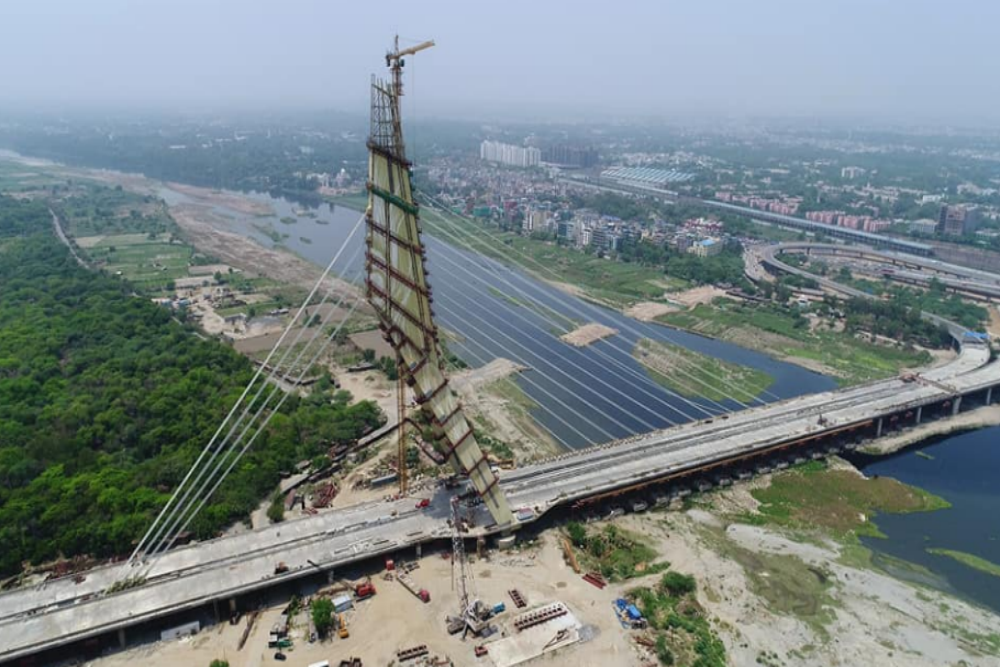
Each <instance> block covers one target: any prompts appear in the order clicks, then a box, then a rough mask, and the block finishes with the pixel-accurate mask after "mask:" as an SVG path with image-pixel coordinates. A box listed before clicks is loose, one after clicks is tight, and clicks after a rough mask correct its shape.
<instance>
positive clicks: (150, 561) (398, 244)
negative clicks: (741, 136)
mask: <svg viewBox="0 0 1000 667" xmlns="http://www.w3.org/2000/svg"><path fill="white" fill-rule="evenodd" d="M399 55H400V54H399V53H398V52H397V53H395V54H390V58H389V59H390V65H393V66H394V63H395V64H396V65H398V66H399V67H401V66H402V65H401V59H400V58H399ZM393 57H395V60H394V61H393V60H392V58H393ZM393 74H394V80H395V81H394V83H393V85H392V86H389V85H387V84H382V83H376V84H375V86H374V90H373V105H372V110H373V120H372V123H373V124H372V138H371V140H370V141H369V148H370V151H371V159H370V182H369V193H370V195H369V208H368V211H367V212H366V215H365V220H366V229H367V238H366V243H365V252H366V267H365V289H366V298H367V301H368V303H369V304H370V305H371V306H372V308H373V310H374V311H375V313H376V314H377V315H378V317H379V321H380V323H381V329H382V332H383V335H384V336H385V337H386V339H387V340H388V341H389V342H390V343H391V344H392V345H393V347H394V349H396V351H397V354H398V355H399V365H400V371H401V377H403V381H404V382H406V383H407V384H409V385H410V386H412V387H413V389H414V392H415V394H416V396H417V402H418V403H419V405H420V411H421V412H422V413H423V414H424V416H425V418H426V419H427V421H428V423H430V424H431V425H432V427H433V428H432V432H433V433H434V440H435V443H434V445H435V447H437V448H438V453H439V454H440V455H441V457H442V459H443V460H445V461H448V462H449V463H450V464H451V465H452V466H453V467H454V468H455V469H456V470H458V471H461V472H463V473H465V474H466V476H467V477H468V480H469V481H468V485H469V490H470V491H474V492H475V493H476V495H478V496H479V497H480V498H482V499H483V503H482V504H479V505H476V506H474V507H472V508H471V509H470V511H471V512H472V513H473V517H474V519H475V521H474V523H475V526H476V527H475V528H474V529H473V530H472V531H471V532H470V533H469V537H480V536H482V537H486V536H495V537H497V538H498V539H501V540H504V541H509V540H510V539H511V534H512V533H514V532H515V531H516V530H518V529H519V528H521V527H523V526H526V525H530V524H533V523H535V522H538V521H544V520H545V517H546V516H547V515H550V514H551V513H552V512H553V511H556V510H558V509H559V508H566V507H580V506H583V505H587V504H591V503H600V502H602V501H608V500H609V499H612V498H629V497H639V496H642V497H644V498H652V499H653V500H654V501H656V502H660V501H662V502H669V500H670V499H671V498H677V497H682V496H684V495H686V494H688V493H692V492H696V491H699V490H705V489H707V488H710V487H711V486H713V485H726V484H729V483H732V481H733V480H736V479H744V478H747V477H749V476H751V475H754V474H757V473H760V472H767V471H770V470H772V469H774V468H782V467H787V466H788V465H790V464H793V463H796V462H798V461H803V460H806V459H809V458H819V457H823V456H827V455H829V454H833V453H837V452H841V451H844V450H851V449H854V448H856V447H857V446H858V445H859V444H861V443H863V442H865V441H868V440H871V439H874V438H878V437H880V436H882V435H884V434H885V433H887V432H889V431H896V430H899V429H902V428H907V427H910V426H913V425H916V424H919V423H921V422H924V421H928V420H935V419H941V418H948V417H950V416H952V415H955V414H957V413H958V412H959V411H961V410H962V409H968V408H969V407H972V406H976V405H985V404H990V403H992V402H994V399H995V398H996V397H997V396H996V394H997V390H998V389H1000V363H997V362H994V361H991V350H990V348H989V346H988V345H986V344H985V343H983V342H982V341H980V340H978V339H970V338H969V337H966V336H965V335H964V331H962V330H961V328H960V327H958V326H957V325H951V324H950V323H946V325H947V326H949V330H950V331H951V332H952V334H953V336H954V337H955V339H956V344H957V346H958V348H959V354H958V355H957V357H956V358H955V359H953V360H951V361H950V362H949V363H947V364H945V365H943V366H939V367H936V368H931V369H928V370H925V371H923V372H921V373H919V374H917V375H915V376H912V377H910V376H907V377H900V378H891V379H887V380H883V381H879V382H873V383H869V384H866V385H862V386H857V387H852V388H848V389H842V390H837V391H829V392H823V393H817V394H812V395H808V396H800V397H797V398H792V399H788V400H783V401H777V402H773V403H769V404H766V405H761V406H759V407H752V408H747V409H745V410H742V411H738V412H725V413H719V414H712V415H711V416H709V417H707V418H703V419H698V420H693V421H689V422H687V423H683V424H680V425H676V426H673V427H670V428H665V429H659V430H654V431H651V432H648V433H644V434H640V435H634V436H630V437H627V438H624V439H619V440H615V441H612V442H608V443H605V444H601V445H598V446H593V447H588V448H585V449H580V450H576V451H572V452H568V453H565V454H562V455H559V456H555V457H552V458H549V459H547V460H544V461H540V462H538V463H535V464H533V465H529V466H525V467H523V468H519V469H517V470H514V471H510V472H507V473H504V474H502V475H501V476H500V477H499V478H498V477H497V476H496V475H495V474H494V473H493V471H491V470H490V468H489V466H488V465H487V464H486V459H485V457H484V456H483V454H482V452H481V451H480V449H479V447H478V445H477V443H476V440H475V436H474V435H473V434H472V431H471V429H470V428H469V427H468V423H467V422H466V420H465V418H464V416H463V414H462V407H461V404H460V403H459V402H458V401H457V398H456V397H455V396H454V395H453V394H452V393H451V391H450V390H449V389H448V384H447V378H446V377H445V376H444V373H443V371H442V367H443V366H442V364H441V363H440V358H439V350H438V347H437V330H436V327H435V325H434V321H433V318H432V314H433V313H432V310H431V301H432V299H431V293H430V288H429V286H428V284H427V282H426V271H425V270H424V268H423V263H424V261H425V259H426V258H425V256H424V254H425V253H424V247H423V245H422V243H421V232H420V226H419V221H418V207H417V206H416V205H415V204H414V203H413V201H412V193H411V191H410V182H409V163H408V162H407V161H406V158H405V152H404V149H403V143H402V135H401V134H400V119H399V115H398V95H399V93H400V92H401V87H400V86H401V84H400V83H399V77H398V69H394V70H393ZM338 254H339V253H338ZM761 262H762V263H763V264H767V265H769V266H771V267H772V268H776V269H778V270H788V271H792V272H795V271H799V270H800V269H797V268H796V267H792V266H789V265H786V264H784V263H782V262H780V259H778V258H777V256H776V254H774V253H771V254H768V255H765V256H764V257H763V258H762V259H761ZM331 266H332V264H331ZM956 278H957V279H960V280H966V279H969V276H956ZM981 278H982V277H980V278H977V280H981ZM822 284H823V285H824V287H829V288H830V289H835V290H837V289H839V290H851V289H852V288H849V287H846V286H841V285H837V284H836V283H834V282H833V281H828V280H827V279H823V282H822ZM842 293H849V292H842ZM310 296H312V295H310ZM307 303H308V300H307ZM290 326H291V325H290ZM319 328H320V329H321V328H323V327H319ZM300 354H301V353H300ZM269 360H270V357H269ZM297 361H298V360H296V362H294V363H297ZM268 363H269V361H266V362H265V364H264V366H267V365H268ZM294 363H293V365H294ZM274 365H275V366H280V363H275V364H274ZM309 365H310V364H305V365H304V366H305V367H308V366H309ZM264 366H262V367H261V370H263V368H264ZM251 386H256V385H253V383H251ZM251 386H248V388H247V392H249V391H250V390H251ZM249 405H255V404H254V403H253V402H252V403H251V404H248V408H247V409H246V411H245V412H244V415H245V414H247V413H248V412H249V410H250V407H249ZM265 405H266V403H265ZM279 406H280V403H279ZM237 408H238V405H237V406H236V407H234V409H233V413H231V416H232V415H233V414H236V413H237V412H238V410H237ZM261 409H263V408H261ZM258 414H260V413H258ZM241 418H242V417H241ZM227 420H228V418H227ZM251 423H252V422H251ZM264 423H265V424H266V421H265V422H264ZM224 426H226V424H225V423H224V424H223V426H220V431H219V432H220V433H222V432H223V430H224V429H223V427H224ZM238 426H239V422H237V423H236V425H234V426H233V427H232V429H231V430H230V433H232V432H233V431H234V430H236V429H237V427H238ZM247 429H249V426H247V427H245V428H244V432H246V430H247ZM217 435H218V434H217ZM213 441H214V439H213ZM252 443H253V438H252V437H251V438H250V440H249V442H248V443H247V444H246V445H245V446H244V448H243V451H245V450H246V448H247V447H249V446H250V445H252ZM223 444H224V443H223ZM239 444H240V441H239V440H237V445H239ZM221 447H222V445H221V444H220V446H219V448H218V449H221ZM205 451H206V452H213V451H216V450H213V449H212V448H211V443H210V446H209V447H207V448H206V450H205ZM212 456H214V454H212ZM225 460H226V459H223V461H225ZM235 460H238V456H237V457H236V459H235ZM200 462H201V458H199V461H198V462H197V463H196V467H197V465H198V464H199V463H200ZM221 465H222V462H220V464H219V467H217V470H218V469H220V467H221ZM232 465H235V463H232V464H230V467H231V466H232ZM194 474H195V469H194V468H193V469H192V472H191V473H189V476H192V475H194ZM200 475H201V474H200V473H198V475H197V477H193V479H194V482H193V486H192V487H191V488H195V487H197V484H198V477H200ZM212 475H215V472H213V473H212ZM224 477H225V475H224V474H223V475H222V477H221V478H220V479H219V481H218V482H215V486H217V485H218V483H220V482H221V479H224ZM211 479H212V477H211V476H210V477H209V481H211ZM187 481H188V478H185V482H187ZM181 486H182V487H183V486H184V483H183V482H182V484H181ZM208 486H210V484H209V483H208V482H206V483H205V484H203V485H202V487H199V490H198V491H197V494H201V493H202V492H203V490H204V489H205V488H208ZM214 488H215V487H211V489H209V490H208V493H207V495H206V496H204V498H205V499H207V497H209V496H210V495H211V492H212V491H214ZM177 493H178V494H179V493H180V488H178V492H177ZM454 493H455V492H454V491H453V490H449V489H446V488H443V487H438V486H435V487H432V488H427V489H426V490H424V492H423V494H422V495H426V496H428V497H429V500H430V504H429V506H428V507H426V508H422V509H418V508H416V507H415V504H414V498H412V497H409V498H407V497H404V498H403V499H401V500H396V501H392V502H384V501H379V502H368V503H362V504H358V505H355V506H353V507H349V508H346V509H342V510H337V511H331V512H324V513H321V514H317V515H314V516H308V517H304V518H301V519H297V520H293V521H288V522H285V523H281V524H277V525H273V526H269V527H266V528H262V529H259V530H254V531H250V532H246V533H243V534H238V535H231V536H227V537H220V538H217V539H213V540H208V541H204V542H200V543H195V544H191V545H188V546H184V547H180V548H171V546H172V544H173V539H174V538H173V537H171V535H176V533H178V530H183V527H184V525H186V524H184V523H183V521H184V517H185V516H190V514H186V512H187V511H188V510H184V511H182V512H181V514H180V515H179V516H178V518H177V519H171V518H170V516H171V514H170V512H169V511H168V508H169V507H170V506H169V505H168V507H166V508H164V512H163V513H161V516H160V517H157V521H156V523H155V524H154V527H151V528H150V533H148V534H147V536H146V537H144V538H143V540H142V543H141V544H140V547H143V546H144V545H153V544H154V543H156V544H159V545H165V546H163V547H162V548H161V547H160V546H155V545H154V546H152V547H148V546H147V547H146V548H145V549H142V548H137V554H139V557H133V558H131V559H130V560H129V561H128V563H125V564H113V565H108V566H104V567H100V568H97V569H94V570H91V571H89V572H87V573H86V574H85V577H84V578H83V579H80V578H79V577H76V578H74V577H71V576H67V577H63V578H58V579H54V580H50V581H47V582H45V583H43V584H40V585H37V586H32V587H27V588H23V589H18V590H13V591H9V592H6V593H3V594H0V662H5V661H12V660H17V659H20V658H25V657H28V656H33V655H36V654H42V653H44V652H46V651H58V650H59V649H60V648H67V649H68V650H72V649H73V647H74V646H76V645H78V644H79V643H81V642H86V641H88V640H97V641H98V642H106V641H109V640H108V638H109V637H111V638H114V637H115V635H117V639H118V641H119V642H120V643H121V644H122V645H124V644H125V643H126V631H127V630H128V629H129V628H132V627H135V626H139V625H147V624H157V623H168V622H170V620H171V619H172V618H175V617H177V616H178V615H180V614H184V613H188V612H191V611H193V610H204V609H207V608H213V609H214V610H215V613H216V615H217V616H218V615H227V614H228V612H229V611H230V610H231V609H235V608H237V607H239V606H240V605H241V604H242V601H244V600H246V599H248V598H251V597H253V596H255V595H257V594H259V593H260V592H262V591H264V590H266V589H270V588H273V587H277V586H282V585H285V584H288V583H290V582H294V581H296V580H300V579H304V578H307V577H322V576H332V573H333V572H334V571H335V570H339V569H342V568H344V567H346V566H348V565H351V564H354V563H359V562H362V561H366V560H371V559H375V558H378V557H380V556H383V555H387V554H393V553H396V552H399V551H402V550H408V549H414V548H416V549H420V548H421V545H424V544H428V543H432V542H435V541H439V540H443V539H448V538H450V536H451V528H450V526H449V523H448V519H449V517H450V516H451V511H450V500H451V496H452V495H453V494H454ZM197 497H198V496H197V495H196V496H195V497H194V498H193V499H192V503H191V507H193V512H194V513H197V511H198V510H199V509H200V508H201V506H202V505H203V504H204V499H202V501H201V503H200V504H199V503H197V502H194V501H195V500H196V499H197ZM175 498H177V499H178V503H183V502H184V501H185V500H187V493H186V492H185V493H184V494H183V497H180V498H179V497H178V495H177V494H175ZM173 500H174V499H172V502H173ZM164 517H165V518H164ZM161 519H164V522H162V523H161ZM157 525H159V526H160V527H159V528H158V529H156V530H155V531H154V528H155V527H156V526H157ZM160 533H163V536H162V537H161V536H160ZM147 538H150V539H149V540H147ZM143 554H145V556H148V557H144V556H143ZM134 556H135V554H134ZM279 562H281V563H284V564H286V565H287V569H284V568H278V569H276V567H275V566H276V564H277V563H279ZM130 572H135V573H141V576H139V575H138V574H137V575H136V576H134V577H130V576H129V575H130ZM123 573H124V576H123ZM123 582H124V585H122V584H123ZM111 641H113V639H112V640H111Z"/></svg>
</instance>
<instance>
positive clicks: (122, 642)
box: [118, 628, 125, 648]
mask: <svg viewBox="0 0 1000 667" xmlns="http://www.w3.org/2000/svg"><path fill="white" fill-rule="evenodd" d="M118 646H119V647H120V648H125V628H118Z"/></svg>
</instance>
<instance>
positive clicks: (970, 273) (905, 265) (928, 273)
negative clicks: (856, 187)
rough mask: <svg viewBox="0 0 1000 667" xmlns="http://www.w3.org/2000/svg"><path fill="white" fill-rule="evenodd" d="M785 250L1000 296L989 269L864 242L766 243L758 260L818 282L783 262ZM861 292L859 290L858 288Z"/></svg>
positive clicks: (998, 281) (998, 280) (998, 279)
mask: <svg viewBox="0 0 1000 667" xmlns="http://www.w3.org/2000/svg"><path fill="white" fill-rule="evenodd" d="M782 253H801V254H805V255H810V256H828V257H844V258H848V259H859V260H863V261H866V262H871V263H875V264H880V265H884V266H885V267H886V268H883V269H882V270H881V272H882V275H883V277H884V278H886V279H887V280H894V281H897V282H903V283H908V284H911V285H918V286H920V287H928V286H930V284H931V282H932V281H937V282H938V283H940V284H941V285H942V286H943V287H944V288H945V289H947V290H949V291H953V292H957V293H961V294H963V295H966V296H971V297H974V298H978V299H982V300H986V301H993V300H996V299H1000V276H997V275H996V274H993V273H988V272H986V271H979V270H977V269H970V268H967V267H964V266H958V265H955V264H949V263H947V262H942V261H940V260H937V259H931V258H927V257H917V256H913V255H906V254H902V253H895V252H884V251H880V250H877V249H875V248H871V247H867V246H863V245H837V244H833V243H806V242H803V243H782V244H780V245H772V246H765V247H762V248H760V249H759V250H758V255H759V260H758V261H763V262H764V263H765V264H767V265H769V266H771V267H773V268H775V269H777V270H779V271H781V272H784V273H797V274H799V275H804V276H809V277H812V278H814V279H816V280H817V281H819V278H820V277H819V276H815V275H812V274H810V273H808V272H801V271H797V270H794V271H793V269H795V267H792V266H790V265H789V264H788V263H787V262H782V261H781V260H780V258H779V255H781V254H782ZM821 284H824V285H825V286H827V287H829V288H830V289H835V290H837V291H840V292H843V291H844V290H843V289H842V286H839V285H837V284H836V283H834V282H833V281H824V282H823V283H821ZM858 293H859V294H860V291H858Z"/></svg>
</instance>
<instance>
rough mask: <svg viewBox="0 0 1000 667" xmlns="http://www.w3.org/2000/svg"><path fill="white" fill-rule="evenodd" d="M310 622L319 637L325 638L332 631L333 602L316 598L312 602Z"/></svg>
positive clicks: (328, 599)
mask: <svg viewBox="0 0 1000 667" xmlns="http://www.w3.org/2000/svg"><path fill="white" fill-rule="evenodd" d="M311 611H312V620H313V625H314V626H315V627H316V632H317V633H319V636H320V637H326V636H327V635H328V634H329V633H330V630H332V629H333V602H332V601H331V600H330V598H316V599H315V600H313V601H312V609H311Z"/></svg>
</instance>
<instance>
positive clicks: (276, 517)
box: [267, 489, 285, 523]
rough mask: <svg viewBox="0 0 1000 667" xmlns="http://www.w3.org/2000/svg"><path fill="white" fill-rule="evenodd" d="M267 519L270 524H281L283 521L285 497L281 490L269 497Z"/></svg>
mask: <svg viewBox="0 0 1000 667" xmlns="http://www.w3.org/2000/svg"><path fill="white" fill-rule="evenodd" d="M267 518H268V519H269V520H270V521H271V523H281V522H282V521H284V520H285V495H284V494H283V493H282V492H281V489H278V490H277V491H275V492H274V495H272V496H271V504H270V505H268V507H267Z"/></svg>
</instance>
